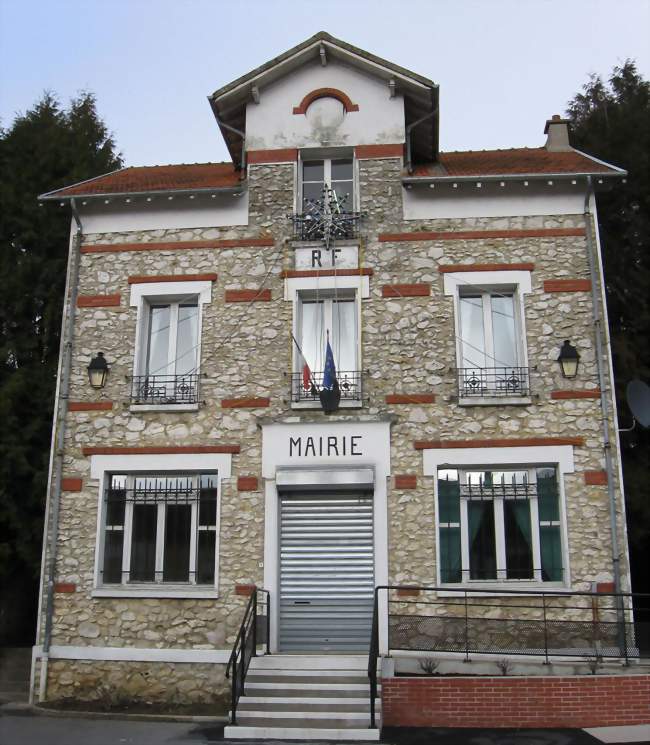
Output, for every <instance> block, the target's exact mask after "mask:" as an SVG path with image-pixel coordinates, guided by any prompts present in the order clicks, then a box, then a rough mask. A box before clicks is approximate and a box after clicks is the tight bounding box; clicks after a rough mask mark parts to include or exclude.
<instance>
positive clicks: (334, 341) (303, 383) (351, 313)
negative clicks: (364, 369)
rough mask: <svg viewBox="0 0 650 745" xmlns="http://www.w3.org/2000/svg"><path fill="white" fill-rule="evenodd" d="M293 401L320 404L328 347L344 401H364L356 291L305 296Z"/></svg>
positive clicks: (300, 302)
mask: <svg viewBox="0 0 650 745" xmlns="http://www.w3.org/2000/svg"><path fill="white" fill-rule="evenodd" d="M296 332H297V334H296V340H297V341H298V343H299V345H300V350H301V352H302V354H301V353H300V352H298V350H296V354H295V356H294V359H295V362H294V374H293V385H292V400H293V401H294V402H313V403H317V402H318V391H319V390H320V388H321V386H322V384H323V379H324V376H325V363H326V357H327V344H328V342H329V345H330V348H331V350H332V354H333V358H334V365H335V368H336V381H337V383H338V386H339V389H340V391H341V401H343V402H345V401H348V402H355V401H356V402H358V401H360V400H361V372H360V367H361V365H360V350H359V308H358V298H357V295H356V293H355V292H354V291H353V290H346V291H339V292H336V293H334V294H332V293H330V292H328V293H325V294H323V293H314V292H301V293H299V294H298V299H297V307H296Z"/></svg>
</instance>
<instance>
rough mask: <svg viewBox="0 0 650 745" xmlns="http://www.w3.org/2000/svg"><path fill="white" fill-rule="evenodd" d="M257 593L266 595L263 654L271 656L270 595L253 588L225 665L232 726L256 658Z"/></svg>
mask: <svg viewBox="0 0 650 745" xmlns="http://www.w3.org/2000/svg"><path fill="white" fill-rule="evenodd" d="M258 593H265V594H266V600H265V605H266V628H265V637H266V638H265V646H266V652H265V654H271V649H270V630H271V594H270V592H269V591H268V590H264V589H262V588H258V587H255V588H254V589H253V591H252V592H251V594H250V597H249V599H248V603H247V605H246V610H245V611H244V618H243V620H242V622H241V625H240V627H239V631H238V632H237V637H236V638H235V643H234V645H233V648H232V652H231V653H230V659H229V660H228V664H227V665H226V678H230V677H231V673H232V679H231V691H230V696H231V703H230V719H231V723H232V724H233V725H236V724H237V703H238V702H239V698H240V696H241V694H242V693H243V691H244V684H245V682H246V673H247V672H248V668H249V666H250V662H251V659H252V658H253V657H257V644H258V640H257V633H258V628H257V626H258V623H257V621H258V618H260V614H259V612H258V611H259V609H258Z"/></svg>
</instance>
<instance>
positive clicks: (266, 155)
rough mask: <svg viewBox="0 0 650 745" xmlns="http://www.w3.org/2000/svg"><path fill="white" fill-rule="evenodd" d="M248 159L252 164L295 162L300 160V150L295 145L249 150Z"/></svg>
mask: <svg viewBox="0 0 650 745" xmlns="http://www.w3.org/2000/svg"><path fill="white" fill-rule="evenodd" d="M246 160H247V161H248V163H249V164H250V165H259V164H262V163H293V162H294V161H296V160H298V150H297V149H296V148H295V147H283V148H278V149H277V150H248V151H247V152H246Z"/></svg>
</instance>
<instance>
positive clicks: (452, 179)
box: [402, 168, 627, 184]
mask: <svg viewBox="0 0 650 745" xmlns="http://www.w3.org/2000/svg"><path fill="white" fill-rule="evenodd" d="M588 176H590V177H592V178H623V177H625V176H627V171H623V170H621V169H620V168H619V169H616V172H610V173H608V172H607V171H574V172H567V171H562V172H559V173H557V172H556V173H540V172H533V173H490V174H480V173H475V174H470V175H467V174H465V175H463V176H434V175H431V176H402V183H403V184H431V183H441V184H444V183H459V182H461V181H521V180H522V179H524V180H530V181H536V180H540V181H541V180H543V179H574V178H587V177H588Z"/></svg>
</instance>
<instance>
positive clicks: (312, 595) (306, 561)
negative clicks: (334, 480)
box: [280, 492, 374, 652]
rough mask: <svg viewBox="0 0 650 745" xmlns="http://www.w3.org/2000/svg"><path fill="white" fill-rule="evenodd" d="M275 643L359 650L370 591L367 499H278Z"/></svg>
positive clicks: (341, 495)
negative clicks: (277, 639) (277, 628)
mask: <svg viewBox="0 0 650 745" xmlns="http://www.w3.org/2000/svg"><path fill="white" fill-rule="evenodd" d="M280 534H281V535H280V647H281V649H282V650H283V651H332V652H334V651H339V652H344V651H349V652H352V651H354V652H357V651H367V649H368V643H369V638H370V627H371V623H372V605H373V592H374V555H373V553H374V552H373V498H372V494H368V493H360V492H337V493H334V494H317V493H305V494H285V495H281V497H280Z"/></svg>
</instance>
